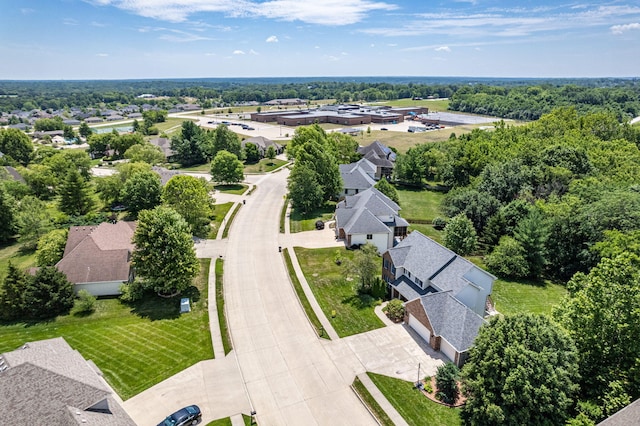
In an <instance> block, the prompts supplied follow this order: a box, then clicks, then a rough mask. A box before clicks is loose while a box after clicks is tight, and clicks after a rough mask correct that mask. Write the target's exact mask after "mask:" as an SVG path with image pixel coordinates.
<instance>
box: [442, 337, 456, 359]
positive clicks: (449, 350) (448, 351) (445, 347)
mask: <svg viewBox="0 0 640 426" xmlns="http://www.w3.org/2000/svg"><path fill="white" fill-rule="evenodd" d="M440 351H441V352H442V353H443V354H445V355H446V356H447V357H448V358H449V359H450V360H451V362H455V360H456V350H455V349H454V347H453V346H451V344H449V342H447V341H446V340H445V339H440Z"/></svg>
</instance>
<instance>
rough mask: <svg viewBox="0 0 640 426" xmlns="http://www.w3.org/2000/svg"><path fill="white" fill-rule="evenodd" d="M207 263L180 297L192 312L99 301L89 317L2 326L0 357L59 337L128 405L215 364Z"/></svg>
mask: <svg viewBox="0 0 640 426" xmlns="http://www.w3.org/2000/svg"><path fill="white" fill-rule="evenodd" d="M209 262H210V259H201V260H200V274H199V276H198V277H197V279H196V280H194V284H195V285H194V286H193V287H191V288H190V289H189V290H188V291H187V292H186V293H184V294H183V296H188V297H191V300H192V311H191V312H190V313H188V314H184V315H180V313H179V310H180V297H174V298H171V299H162V298H160V297H158V296H156V295H149V296H147V297H146V298H145V299H143V300H142V301H140V302H138V303H135V304H130V305H129V304H124V303H121V302H120V300H118V299H113V298H110V299H99V300H98V301H97V303H96V311H95V312H94V313H93V314H91V315H88V316H73V315H65V316H59V317H57V318H55V319H53V320H51V321H48V322H38V323H13V324H2V325H0V352H7V351H12V350H14V349H16V348H18V347H19V346H21V345H23V344H24V343H25V342H30V341H35V340H41V339H49V338H53V337H59V336H62V337H64V338H65V340H66V341H67V342H68V343H69V344H70V345H71V347H73V348H74V349H77V350H78V351H79V352H80V353H81V354H82V356H84V357H85V358H86V359H91V360H93V362H95V363H96V365H97V366H98V367H99V368H100V370H102V372H103V373H104V376H105V379H106V380H107V381H108V382H109V384H110V385H111V386H112V387H113V388H114V389H115V390H116V392H117V393H118V395H120V397H122V399H125V400H126V399H128V398H131V397H132V396H134V395H136V394H138V393H140V392H142V391H143V390H145V389H148V388H149V387H151V386H153V385H155V384H156V383H159V382H161V381H162V380H164V379H166V378H168V377H170V376H172V375H174V374H176V373H178V372H180V371H182V370H184V369H185V368H187V367H189V366H191V365H193V364H195V363H197V362H198V361H201V360H203V359H210V358H213V351H212V345H211V335H210V332H209V317H208V313H207V287H208V286H207V281H208V276H209V272H208V269H209Z"/></svg>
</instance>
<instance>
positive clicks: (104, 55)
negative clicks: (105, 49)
mask: <svg viewBox="0 0 640 426" xmlns="http://www.w3.org/2000/svg"><path fill="white" fill-rule="evenodd" d="M96 56H100V57H102V58H106V57H107V56H109V54H108V53H96Z"/></svg>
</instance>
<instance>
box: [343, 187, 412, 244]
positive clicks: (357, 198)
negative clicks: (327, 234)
mask: <svg viewBox="0 0 640 426" xmlns="http://www.w3.org/2000/svg"><path fill="white" fill-rule="evenodd" d="M399 210H400V207H399V206H398V205H397V204H396V203H394V202H393V201H391V200H390V199H389V198H388V197H387V196H386V195H384V194H383V193H382V192H380V191H378V190H377V189H375V188H369V189H367V190H365V191H363V192H361V193H359V194H356V195H350V196H347V197H345V199H344V200H342V201H340V202H339V203H338V205H337V206H336V229H340V228H342V229H344V230H345V232H346V233H347V234H379V233H384V232H387V233H388V232H391V229H390V228H389V226H388V225H386V224H385V222H383V220H382V219H381V218H383V219H385V220H386V218H387V217H389V216H390V217H391V218H392V221H391V222H389V224H393V223H398V224H399V225H398V226H408V224H407V225H403V224H404V223H406V221H405V220H404V219H402V218H401V217H400V216H398V211H399Z"/></svg>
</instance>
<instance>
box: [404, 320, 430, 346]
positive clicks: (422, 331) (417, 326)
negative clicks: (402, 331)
mask: <svg viewBox="0 0 640 426" xmlns="http://www.w3.org/2000/svg"><path fill="white" fill-rule="evenodd" d="M409 327H411V328H413V329H414V330H415V332H416V333H418V334H419V335H420V337H422V338H423V339H424V340H425V341H426V342H427V344H429V340H430V339H431V332H430V331H429V329H428V328H427V327H425V326H424V324H422V323H421V322H420V321H418V319H417V318H416V317H414V316H413V314H409Z"/></svg>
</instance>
